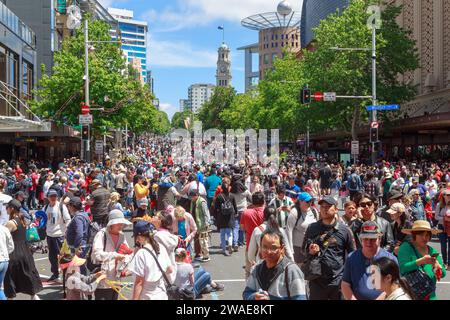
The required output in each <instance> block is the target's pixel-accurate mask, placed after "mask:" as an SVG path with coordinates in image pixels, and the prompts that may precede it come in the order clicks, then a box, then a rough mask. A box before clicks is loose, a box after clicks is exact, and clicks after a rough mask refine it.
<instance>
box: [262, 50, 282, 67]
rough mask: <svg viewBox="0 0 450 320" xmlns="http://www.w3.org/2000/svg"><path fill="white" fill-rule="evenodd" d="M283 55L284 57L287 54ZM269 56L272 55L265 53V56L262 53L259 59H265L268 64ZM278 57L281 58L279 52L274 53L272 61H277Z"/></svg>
mask: <svg viewBox="0 0 450 320" xmlns="http://www.w3.org/2000/svg"><path fill="white" fill-rule="evenodd" d="M281 56H282V57H284V56H285V54H284V53H282V54H281ZM269 57H270V55H269V54H265V55H264V56H262V55H261V56H260V57H259V60H260V61H263V62H264V64H266V65H267V64H270V61H269ZM276 58H279V55H278V54H277V53H272V63H273V62H274V61H275V59H276Z"/></svg>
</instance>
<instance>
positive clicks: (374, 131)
mask: <svg viewBox="0 0 450 320" xmlns="http://www.w3.org/2000/svg"><path fill="white" fill-rule="evenodd" d="M370 142H373V143H376V142H378V128H370Z"/></svg>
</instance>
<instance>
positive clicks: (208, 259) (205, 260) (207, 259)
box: [201, 257, 211, 262]
mask: <svg viewBox="0 0 450 320" xmlns="http://www.w3.org/2000/svg"><path fill="white" fill-rule="evenodd" d="M208 261H211V258H210V257H203V258H202V260H201V262H208Z"/></svg>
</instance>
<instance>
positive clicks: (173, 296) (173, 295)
mask: <svg viewBox="0 0 450 320" xmlns="http://www.w3.org/2000/svg"><path fill="white" fill-rule="evenodd" d="M142 249H145V250H147V251H148V252H150V254H151V255H152V257H153V259H155V262H156V264H157V265H158V268H159V271H161V273H162V275H163V278H164V282H165V284H166V293H167V296H168V297H169V300H180V292H179V289H178V287H177V286H176V285H174V284H172V283H170V281H169V278H167V275H166V273H165V272H164V270H163V268H162V267H161V265H160V264H159V261H158V258H157V257H156V256H155V254H154V253H153V252H152V251H151V250H150V249H149V248H146V247H143V248H142Z"/></svg>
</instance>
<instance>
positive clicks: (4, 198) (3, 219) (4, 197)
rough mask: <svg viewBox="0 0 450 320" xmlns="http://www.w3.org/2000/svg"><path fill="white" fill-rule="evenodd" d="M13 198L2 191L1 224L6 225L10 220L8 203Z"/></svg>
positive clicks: (0, 196)
mask: <svg viewBox="0 0 450 320" xmlns="http://www.w3.org/2000/svg"><path fill="white" fill-rule="evenodd" d="M11 200H12V198H11V197H10V196H8V195H7V194H4V193H1V192H0V225H5V223H6V222H8V220H9V217H8V212H6V205H7V204H8V202H10V201H11Z"/></svg>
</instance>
